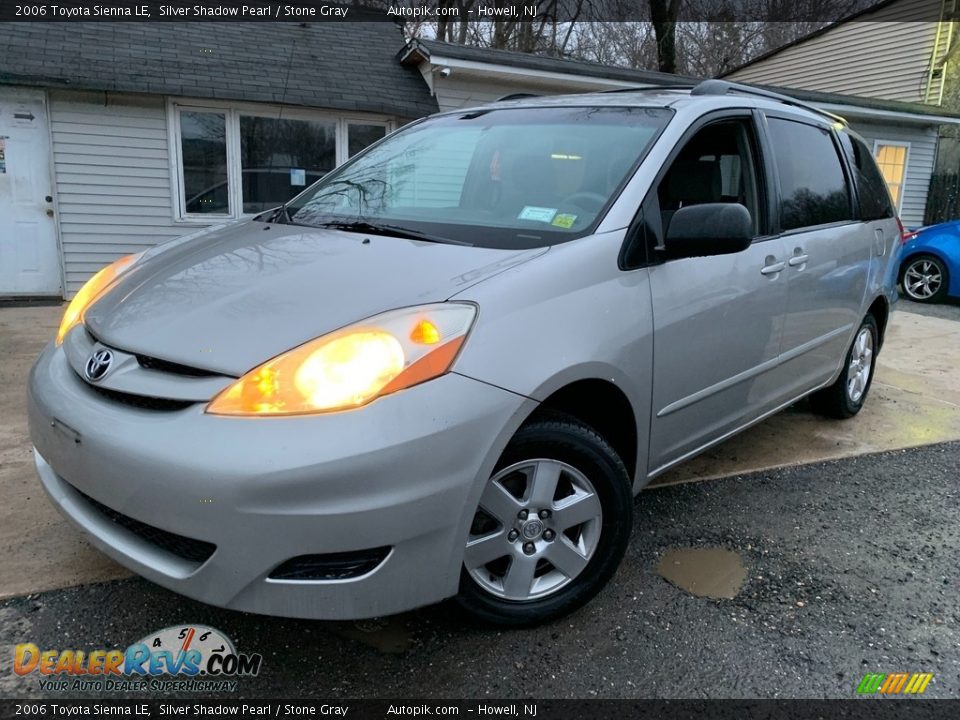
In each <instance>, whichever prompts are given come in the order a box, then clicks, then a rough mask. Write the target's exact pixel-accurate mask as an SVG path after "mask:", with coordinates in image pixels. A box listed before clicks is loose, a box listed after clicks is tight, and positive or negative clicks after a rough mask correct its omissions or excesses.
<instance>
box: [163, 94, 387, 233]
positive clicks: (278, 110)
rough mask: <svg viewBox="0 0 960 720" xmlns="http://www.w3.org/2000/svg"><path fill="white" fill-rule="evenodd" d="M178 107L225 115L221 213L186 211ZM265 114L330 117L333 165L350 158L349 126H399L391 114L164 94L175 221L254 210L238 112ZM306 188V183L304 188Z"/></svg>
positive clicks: (211, 219)
mask: <svg viewBox="0 0 960 720" xmlns="http://www.w3.org/2000/svg"><path fill="white" fill-rule="evenodd" d="M182 112H195V113H203V112H207V113H215V114H220V115H223V116H224V122H225V131H226V132H225V141H226V162H227V205H228V212H226V213H188V212H186V197H185V187H184V182H183V146H182V143H181V138H180V114H181V113H182ZM241 115H247V116H254V117H266V118H274V119H280V118H282V119H284V120H307V121H318V122H323V121H327V122H330V121H333V122H334V123H335V126H336V127H335V130H334V137H335V142H336V152H335V161H334V162H335V165H334V169H335V168H337V167H339V166H340V165H342V164H343V163H344V162H346V161H347V160H348V159H349V158H348V156H347V153H348V143H349V136H348V134H347V133H348V126H349V125H350V124H354V125H382V126H383V127H384V130H385V135H389V134H390V133H391V132H393V131H394V130H395V129H396V128H397V127H398V125H399V123H398V119H397V118H395V117H391V116H384V115H376V114H367V113H362V112H347V113H343V112H337V111H335V110H324V109H314V108H299V107H297V108H292V107H288V106H284V105H271V104H267V103H244V102H229V101H222V100H194V99H190V98H167V149H168V158H169V163H168V164H169V172H170V205H171V208H170V209H171V214H172V218H173V222H174V223H175V224H178V225H203V226H206V225H213V224H216V223H220V222H226V221H229V220H242V219H247V218H252V217H255V216H256V215H258V214H259V213H246V212H243V168H242V166H241V159H242V158H241V150H240V148H241V137H240V116H241ZM303 189H306V188H303Z"/></svg>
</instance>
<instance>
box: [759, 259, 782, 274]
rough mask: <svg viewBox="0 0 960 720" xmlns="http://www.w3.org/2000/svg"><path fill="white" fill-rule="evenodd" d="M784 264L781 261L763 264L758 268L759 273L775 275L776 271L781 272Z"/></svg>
mask: <svg viewBox="0 0 960 720" xmlns="http://www.w3.org/2000/svg"><path fill="white" fill-rule="evenodd" d="M785 267H786V265H785V264H784V263H782V262H778V263H773V264H772V265H764V266H763V267H762V268H761V269H760V274H761V275H776V274H777V273H778V272H781V271H782V270H783V269H784V268H785Z"/></svg>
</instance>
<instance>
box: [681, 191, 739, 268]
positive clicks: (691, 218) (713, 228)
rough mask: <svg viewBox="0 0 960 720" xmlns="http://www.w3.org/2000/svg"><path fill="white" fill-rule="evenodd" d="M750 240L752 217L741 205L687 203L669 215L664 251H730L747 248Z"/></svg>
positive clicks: (688, 253)
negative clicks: (671, 215)
mask: <svg viewBox="0 0 960 720" xmlns="http://www.w3.org/2000/svg"><path fill="white" fill-rule="evenodd" d="M752 240H753V220H752V218H751V217H750V211H749V210H747V209H746V208H745V207H744V206H743V205H740V204H739V203H706V204H704V205H690V206H688V207H683V208H680V209H679V210H677V211H676V212H675V213H674V214H673V217H672V218H670V225H669V226H668V228H667V237H666V239H665V240H664V246H665V248H664V250H663V254H664V255H666V257H667V258H670V259H673V258H687V257H703V256H706V255H729V254H731V253H738V252H740V251H741V250H746V249H747V248H748V247H749V246H750V243H751V241H752Z"/></svg>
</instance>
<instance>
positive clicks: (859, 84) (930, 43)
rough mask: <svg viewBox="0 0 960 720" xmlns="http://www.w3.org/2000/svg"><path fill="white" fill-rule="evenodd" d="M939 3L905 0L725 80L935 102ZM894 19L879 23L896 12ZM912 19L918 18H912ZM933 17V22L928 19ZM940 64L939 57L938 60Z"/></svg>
mask: <svg viewBox="0 0 960 720" xmlns="http://www.w3.org/2000/svg"><path fill="white" fill-rule="evenodd" d="M939 4H940V3H939V0H924V1H923V2H915V0H906V1H905V2H900V3H894V4H892V5H888V6H887V7H885V8H882V9H880V10H878V11H877V12H876V13H871V14H869V15H865V16H863V20H862V21H861V20H857V21H854V22H849V23H845V24H842V25H838V26H837V27H835V28H833V29H831V30H829V31H828V32H825V33H824V34H823V35H819V36H817V37H814V38H812V39H810V40H807V41H805V42H801V43H799V44H798V45H794V46H793V47H788V48H786V49H785V50H781V51H780V52H777V53H775V54H774V55H771V56H770V57H769V58H766V59H764V60H759V61H758V62H756V63H754V64H752V65H748V66H747V67H745V68H743V69H741V70H737V71H735V72H733V73H731V74H730V75H728V76H726V77H727V79H730V80H736V81H740V82H749V83H756V84H760V85H776V86H780V87H788V88H798V89H802V90H820V91H822V92H834V93H843V94H846V95H859V96H861V97H871V98H877V99H881V100H902V101H905V102H930V103H932V104H939V98H940V84H941V83H942V78H940V79H935V80H933V82H934V83H935V85H933V86H931V87H930V89H929V92H927V82H928V79H929V73H930V65H931V61H932V60H934V57H933V56H934V45H935V44H937V45H938V46H939V48H938V52H937V54H938V55H940V54H941V53H942V51H944V50H945V49H946V47H945V44H946V38H945V37H944V33H943V32H942V33H941V37H940V38H939V42H938V35H937V31H938V26H939V25H940V23H938V22H936V21H935V20H936V18H938V17H939ZM894 13H895V17H897V20H896V21H889V20H888V21H883V22H881V21H880V20H881V19H882V16H883V15H885V14H894ZM914 16H915V18H916V19H914ZM931 18H932V19H933V20H931ZM937 59H938V60H939V57H938V58H937Z"/></svg>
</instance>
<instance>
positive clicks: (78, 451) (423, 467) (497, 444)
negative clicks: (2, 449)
mask: <svg viewBox="0 0 960 720" xmlns="http://www.w3.org/2000/svg"><path fill="white" fill-rule="evenodd" d="M28 404H29V420H30V434H31V438H32V440H33V443H34V446H35V457H36V465H37V470H38V473H39V475H40V479H41V481H42V483H43V486H44V489H45V490H46V492H47V493H48V495H49V496H50V498H51V499H52V500H53V502H54V503H55V504H56V506H57V507H58V508H59V510H60V511H61V512H62V513H63V514H64V515H66V516H67V517H68V518H69V519H70V520H72V521H73V522H74V523H75V524H76V525H77V526H79V527H80V529H81V530H83V531H84V532H85V533H86V534H88V535H89V536H90V538H91V540H92V541H93V543H94V544H95V545H96V546H97V547H99V548H100V549H101V550H102V551H103V552H105V553H106V554H107V555H109V556H110V557H112V558H114V559H115V560H116V561H118V562H119V563H121V564H122V565H124V566H126V567H128V568H130V569H131V570H133V571H134V572H136V573H138V574H140V575H142V576H144V577H146V578H148V579H150V580H152V581H154V582H156V583H157V584H159V585H162V586H164V587H167V588H169V589H171V590H174V591H176V592H178V593H182V594H183V595H186V596H188V597H191V598H195V599H197V600H200V601H203V602H206V603H210V604H213V605H218V606H222V607H227V608H232V609H236V610H246V611H250V612H257V613H264V614H269V615H282V616H289V617H304V618H322V619H351V618H362V617H372V616H377V615H385V614H391V613H396V612H401V611H404V610H408V609H411V608H414V607H418V606H421V605H426V604H430V603H433V602H436V601H439V600H442V599H443V598H445V597H449V596H451V595H453V594H455V593H456V592H457V587H458V582H459V575H460V565H461V562H462V553H463V546H464V543H465V541H466V532H467V528H468V524H469V522H470V520H471V518H472V515H473V508H475V507H476V502H477V497H478V496H479V492H480V489H481V487H482V480H483V479H485V478H486V477H488V476H489V473H490V471H491V470H492V467H493V464H494V463H495V462H496V458H497V457H498V456H499V454H500V452H501V451H502V448H503V446H504V445H505V444H506V442H507V440H508V439H509V437H510V435H511V434H512V433H513V431H514V430H515V428H516V426H517V425H519V423H520V421H521V420H522V418H523V417H524V416H525V415H526V414H527V413H528V412H529V410H530V409H531V408H530V407H528V406H529V405H532V404H533V401H531V400H529V399H527V398H524V397H521V396H519V395H515V394H513V393H510V392H507V391H505V390H501V389H499V388H496V387H493V386H490V385H487V384H485V383H482V382H478V381H476V380H472V379H470V378H466V377H463V376H461V375H457V374H455V373H449V374H447V375H445V376H443V377H441V378H438V379H436V380H433V381H431V382H427V383H423V384H422V385H419V386H416V387H413V388H410V389H408V390H405V391H402V392H398V393H396V394H393V395H390V396H387V397H384V398H381V399H379V400H377V401H375V402H374V403H372V404H370V405H368V406H366V407H364V408H360V409H358V410H353V411H348V412H340V413H331V414H326V415H315V416H301V417H287V418H283V417H281V418H229V417H220V416H213V415H207V414H205V413H204V412H203V405H202V404H196V405H192V406H190V407H187V408H185V409H179V410H175V411H158V410H153V409H145V408H139V407H131V406H129V405H125V404H122V403H120V402H117V401H116V399H112V398H110V397H107V396H104V395H103V394H100V393H98V392H96V391H95V390H94V389H93V388H92V387H91V386H90V385H88V384H87V383H86V382H85V381H84V380H81V379H80V378H79V377H78V376H77V374H76V373H75V372H74V370H73V369H72V368H71V367H70V365H69V364H68V363H67V362H66V358H65V356H64V352H63V350H62V349H61V348H59V347H56V346H54V345H53V344H52V343H51V344H50V345H49V346H48V347H47V348H46V349H45V350H44V352H43V354H42V355H41V356H40V358H39V359H38V361H37V363H36V364H35V366H34V368H33V370H32V371H31V374H30V383H29V403H28ZM374 549H377V551H378V552H379V553H380V554H379V555H376V553H375V554H374V555H375V557H377V558H379V559H380V561H379V562H378V563H377V562H374V563H373V565H374V566H373V567H372V569H371V567H370V566H369V565H368V566H364V567H362V568H361V569H362V572H361V573H360V574H359V576H356V577H354V576H349V577H345V578H341V579H278V578H276V577H270V576H271V574H272V573H273V574H276V570H277V568H278V567H280V566H282V565H283V564H284V563H287V562H288V561H290V560H291V559H292V558H298V557H300V556H304V555H317V556H321V557H329V556H330V555H331V554H332V555H333V556H334V557H343V556H344V555H343V554H347V555H346V556H347V557H351V556H352V554H356V553H358V552H360V553H361V555H363V554H364V553H366V552H367V551H373V550H374Z"/></svg>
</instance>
